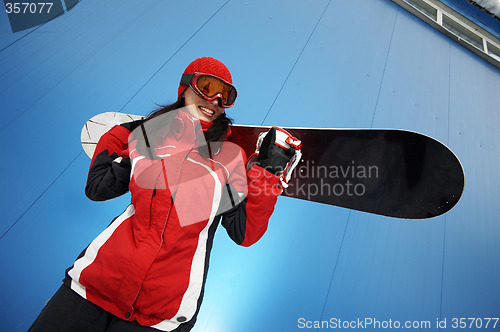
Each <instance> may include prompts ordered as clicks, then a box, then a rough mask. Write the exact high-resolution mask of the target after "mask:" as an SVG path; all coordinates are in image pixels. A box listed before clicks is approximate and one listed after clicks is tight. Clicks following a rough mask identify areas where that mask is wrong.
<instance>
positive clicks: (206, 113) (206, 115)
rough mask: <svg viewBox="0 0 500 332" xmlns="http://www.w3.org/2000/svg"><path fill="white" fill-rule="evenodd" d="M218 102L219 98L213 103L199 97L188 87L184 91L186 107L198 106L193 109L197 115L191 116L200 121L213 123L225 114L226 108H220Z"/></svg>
mask: <svg viewBox="0 0 500 332" xmlns="http://www.w3.org/2000/svg"><path fill="white" fill-rule="evenodd" d="M218 100H219V98H215V99H214V100H212V101H208V100H205V99H204V98H202V97H200V96H198V94H196V92H194V90H193V89H192V88H191V87H188V88H187V89H186V90H185V91H184V101H185V104H186V106H188V105H194V106H196V107H195V108H192V109H193V112H195V113H196V114H191V115H192V116H194V117H195V118H197V119H199V120H203V121H207V122H212V121H214V120H215V119H217V118H218V117H219V116H220V115H221V114H222V112H224V108H223V107H220V106H219V101H218ZM190 110H191V108H190Z"/></svg>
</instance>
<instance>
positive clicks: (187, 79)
mask: <svg viewBox="0 0 500 332" xmlns="http://www.w3.org/2000/svg"><path fill="white" fill-rule="evenodd" d="M193 76H194V74H182V77H181V85H189V84H191V81H192V80H193Z"/></svg>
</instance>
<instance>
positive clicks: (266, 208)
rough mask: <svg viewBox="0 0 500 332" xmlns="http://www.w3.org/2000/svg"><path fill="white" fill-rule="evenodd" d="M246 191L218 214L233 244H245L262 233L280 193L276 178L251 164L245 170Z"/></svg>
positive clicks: (253, 240) (252, 241)
mask: <svg viewBox="0 0 500 332" xmlns="http://www.w3.org/2000/svg"><path fill="white" fill-rule="evenodd" d="M247 181H248V193H247V195H246V197H245V199H244V200H243V201H242V202H240V203H239V204H238V205H236V206H235V207H234V208H232V209H230V210H228V211H227V212H225V213H223V214H222V226H224V228H225V229H226V231H227V233H228V235H229V237H230V238H231V239H232V240H233V241H234V242H236V243H237V244H239V245H241V246H244V247H248V246H251V245H252V244H254V243H256V242H257V241H258V240H259V239H260V238H261V237H262V236H263V235H264V233H265V232H266V230H267V226H268V223H269V218H270V217H271V215H272V213H273V211H274V206H275V204H276V201H277V199H278V196H279V195H280V194H281V191H282V189H281V186H280V181H279V178H278V177H277V176H276V175H274V174H271V173H269V172H268V171H266V170H265V169H263V168H262V167H260V166H257V165H254V166H253V167H252V168H251V169H250V170H249V171H248V173H247Z"/></svg>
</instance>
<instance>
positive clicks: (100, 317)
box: [28, 284, 191, 332]
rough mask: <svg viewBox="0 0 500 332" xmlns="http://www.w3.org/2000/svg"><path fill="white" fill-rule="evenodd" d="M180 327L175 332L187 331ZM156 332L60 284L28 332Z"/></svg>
mask: <svg viewBox="0 0 500 332" xmlns="http://www.w3.org/2000/svg"><path fill="white" fill-rule="evenodd" d="M190 329H191V328H190V327H187V326H182V325H181V326H179V328H177V329H176V330H175V332H181V331H182V332H184V331H186V332H187V331H189V330H190ZM83 331H85V332H87V331H88V332H101V331H102V332H104V331H106V332H153V331H154V332H158V330H157V329H154V328H151V327H145V326H141V325H139V324H138V323H137V322H129V321H125V320H123V319H121V318H118V317H116V316H114V315H113V314H111V313H109V312H107V311H105V310H103V309H102V308H101V307H99V306H97V305H95V304H93V303H92V302H90V301H87V300H86V299H84V298H83V297H81V296H80V295H78V294H77V293H75V292H74V291H73V290H71V289H70V288H69V287H68V286H66V285H64V284H63V285H62V286H61V288H59V290H58V291H57V292H56V293H55V294H54V296H53V297H52V298H51V299H50V300H49V301H48V302H47V305H46V306H45V308H43V310H42V311H41V312H40V315H39V316H38V318H37V319H36V321H35V322H34V323H33V325H32V326H31V327H30V329H29V330H28V332H83Z"/></svg>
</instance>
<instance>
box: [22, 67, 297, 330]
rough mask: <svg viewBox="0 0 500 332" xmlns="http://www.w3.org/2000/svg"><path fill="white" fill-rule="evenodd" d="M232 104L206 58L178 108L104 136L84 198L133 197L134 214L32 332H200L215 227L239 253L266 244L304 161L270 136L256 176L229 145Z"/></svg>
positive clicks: (224, 79) (186, 83)
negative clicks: (295, 161) (288, 179)
mask: <svg viewBox="0 0 500 332" xmlns="http://www.w3.org/2000/svg"><path fill="white" fill-rule="evenodd" d="M235 99H236V89H235V87H234V86H233V85H232V77H231V74H230V72H229V70H228V69H227V67H226V66H225V65H224V64H223V63H222V62H220V61H218V60H216V59H214V58H210V57H203V58H198V59H196V60H194V61H193V62H191V63H190V64H189V65H188V66H187V68H186V70H185V71H184V73H183V75H182V79H181V82H180V85H179V89H178V99H177V101H176V102H175V103H173V104H171V105H168V106H165V107H162V108H160V109H158V110H156V111H155V112H153V113H152V114H151V115H149V116H148V117H146V118H145V119H144V120H138V121H133V122H128V123H124V124H122V125H119V126H114V127H113V128H111V129H110V130H109V131H108V132H107V133H106V134H104V135H103V136H102V137H101V139H100V140H99V142H98V144H97V147H96V150H95V153H94V155H93V158H92V161H91V165H90V170H89V174H88V178H87V185H86V188H85V192H86V195H87V196H88V197H89V198H90V199H92V200H96V201H103V200H108V199H112V198H115V197H117V196H120V195H122V194H124V193H126V192H127V191H130V194H131V204H130V205H129V206H128V207H127V208H126V210H125V211H124V212H123V213H122V214H121V215H119V216H118V217H116V218H115V219H114V220H113V221H112V223H111V224H110V225H109V226H108V227H107V228H106V229H105V230H104V231H103V232H102V233H101V234H100V235H99V236H97V238H96V239H95V240H94V241H92V242H91V244H90V245H89V246H88V247H87V248H86V249H85V250H84V251H83V252H82V253H81V255H80V256H79V257H78V259H77V260H76V261H75V263H74V264H73V266H72V267H70V268H69V269H67V271H66V277H65V279H64V282H63V285H62V286H61V287H60V288H59V290H58V291H57V292H56V293H55V295H54V296H53V297H52V298H51V299H50V300H49V301H48V303H47V304H46V306H45V308H44V309H43V310H42V311H41V313H40V314H39V316H38V318H37V320H36V321H35V322H34V323H33V325H32V326H31V328H30V330H29V331H65V332H67V331H119V332H122V331H157V330H161V331H175V332H185V331H189V330H191V328H192V327H193V325H194V323H195V321H196V316H197V314H198V311H199V309H200V305H201V302H202V298H203V292H204V285H205V280H206V276H207V270H208V261H209V256H210V250H211V248H212V241H213V238H214V234H215V231H216V229H217V226H218V224H219V223H221V224H222V225H223V227H224V228H225V229H226V231H227V233H228V235H229V236H230V237H231V239H232V240H233V241H234V242H236V243H237V244H238V245H242V246H250V245H252V244H254V243H255V242H257V241H258V240H259V239H260V238H261V237H262V236H263V234H264V233H265V232H266V229H267V226H268V221H269V218H270V217H271V214H272V213H273V210H274V206H275V204H276V201H277V197H278V196H279V195H280V193H281V192H282V190H283V189H282V180H283V179H282V178H281V179H280V176H279V175H280V174H282V173H283V170H284V169H287V170H288V172H290V171H291V170H290V167H293V166H291V165H290V161H291V160H292V157H294V156H295V155H296V153H297V152H298V151H297V150H296V149H294V148H293V147H290V148H288V149H285V148H282V147H280V146H279V145H278V144H275V140H276V130H275V129H272V130H270V131H269V133H268V134H267V135H266V136H265V138H264V139H263V140H261V142H260V146H259V152H258V157H257V162H256V163H252V165H249V166H248V167H247V165H245V161H246V160H245V159H246V158H245V157H244V156H243V154H242V153H241V149H235V148H234V145H230V143H229V145H225V144H224V141H225V139H226V138H227V136H228V135H229V133H230V129H229V125H230V124H231V119H230V118H228V117H227V116H226V113H225V110H226V109H227V108H229V107H231V106H233V104H234V102H235Z"/></svg>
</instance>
